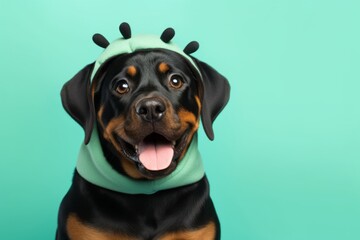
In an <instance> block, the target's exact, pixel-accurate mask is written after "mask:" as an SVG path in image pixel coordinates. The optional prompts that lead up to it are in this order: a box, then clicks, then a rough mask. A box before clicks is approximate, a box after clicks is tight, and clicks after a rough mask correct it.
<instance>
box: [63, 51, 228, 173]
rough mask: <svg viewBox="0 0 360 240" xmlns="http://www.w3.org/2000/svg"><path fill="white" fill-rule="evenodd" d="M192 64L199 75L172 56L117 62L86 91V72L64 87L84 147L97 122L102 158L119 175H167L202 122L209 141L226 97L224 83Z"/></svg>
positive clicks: (153, 54)
mask: <svg viewBox="0 0 360 240" xmlns="http://www.w3.org/2000/svg"><path fill="white" fill-rule="evenodd" d="M194 60H195V61H196V63H197V65H198V67H199V69H200V71H201V76H200V75H199V74H198V72H197V70H196V69H195V68H194V67H193V66H192V65H191V64H190V63H189V62H188V61H187V60H186V59H185V58H184V57H182V56H181V55H180V54H177V53H175V52H172V51H169V50H164V49H162V50H160V49H158V50H151V51H149V50H146V51H138V52H135V53H131V54H124V55H119V56H116V57H114V58H112V59H110V60H108V61H107V62H106V63H104V64H103V65H102V66H101V68H100V69H99V71H98V72H97V73H96V75H95V77H94V79H93V81H92V83H91V84H90V82H89V75H90V72H91V69H92V67H93V66H92V65H88V66H87V67H85V68H84V69H83V70H82V71H80V72H79V73H78V74H77V75H76V76H75V77H74V78H73V79H71V80H70V81H69V82H68V83H67V84H66V85H65V86H64V88H63V90H62V100H63V105H64V107H65V109H66V110H67V112H68V113H69V114H70V115H71V116H72V117H73V118H74V119H75V120H76V121H77V122H79V123H80V124H81V125H82V126H83V128H84V129H85V132H86V140H85V142H87V141H88V140H89V137H90V135H91V131H92V128H93V122H95V121H96V123H97V127H98V131H99V136H100V140H101V143H102V148H103V151H104V154H105V156H106V158H107V159H108V161H109V162H110V164H111V165H112V166H113V167H114V168H115V169H116V170H117V171H119V172H121V173H123V174H125V175H127V176H130V177H132V178H136V179H143V178H145V179H155V178H159V177H163V176H166V175H168V174H170V173H171V172H172V171H174V169H175V168H176V166H177V165H178V163H179V162H180V161H181V160H182V158H183V156H184V155H185V153H186V150H187V148H188V147H189V145H190V143H191V140H192V138H193V136H194V134H195V132H196V131H197V129H198V126H199V120H200V116H201V117H202V120H203V125H204V128H205V130H206V132H207V134H208V136H209V137H210V138H213V136H212V134H213V133H212V127H211V124H212V122H213V121H214V119H215V118H216V116H217V115H218V113H219V112H220V111H221V110H222V108H223V107H224V106H225V104H226V102H227V100H228V97H229V85H228V83H227V81H226V79H225V78H224V77H222V76H221V75H220V74H218V73H217V72H216V71H215V70H214V69H212V68H211V67H209V66H208V65H206V64H205V63H202V62H200V61H197V60H196V59H194ZM72 94H76V96H72Z"/></svg>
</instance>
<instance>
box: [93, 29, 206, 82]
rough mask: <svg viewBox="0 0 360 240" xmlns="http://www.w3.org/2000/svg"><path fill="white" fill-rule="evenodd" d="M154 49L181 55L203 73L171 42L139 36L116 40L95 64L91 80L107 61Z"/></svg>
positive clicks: (155, 37) (149, 36)
mask: <svg viewBox="0 0 360 240" xmlns="http://www.w3.org/2000/svg"><path fill="white" fill-rule="evenodd" d="M154 48H163V49H167V50H171V51H174V52H176V53H179V54H180V55H182V56H183V57H184V58H186V59H187V60H188V61H189V62H190V63H191V64H192V65H193V66H194V67H195V69H196V70H197V71H198V72H199V74H200V76H201V73H200V71H199V69H198V68H197V66H196V64H195V63H194V61H193V60H192V59H191V58H190V57H189V56H188V55H187V54H186V53H184V51H183V50H182V49H180V48H179V47H178V46H177V45H175V44H174V43H172V42H171V41H170V42H169V43H165V42H163V41H162V40H161V39H160V37H159V36H156V35H138V36H134V37H131V38H129V39H124V38H119V39H116V40H115V41H113V42H112V43H111V44H110V45H109V46H107V47H106V49H105V50H104V52H103V53H102V54H101V55H100V56H99V57H98V59H97V60H96V62H95V66H94V69H93V72H92V74H91V79H93V77H94V76H95V73H96V72H97V70H98V69H99V67H100V66H101V65H102V64H103V63H104V62H105V61H106V60H108V59H109V58H111V57H113V56H116V55H119V54H124V53H132V52H135V51H137V50H145V49H154Z"/></svg>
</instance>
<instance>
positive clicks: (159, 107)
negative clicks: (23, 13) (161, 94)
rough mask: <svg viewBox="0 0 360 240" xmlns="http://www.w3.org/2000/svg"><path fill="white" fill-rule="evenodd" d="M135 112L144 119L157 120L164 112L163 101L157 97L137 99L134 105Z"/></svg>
mask: <svg viewBox="0 0 360 240" xmlns="http://www.w3.org/2000/svg"><path fill="white" fill-rule="evenodd" d="M135 109H136V113H137V114H138V115H139V116H140V117H141V118H142V119H143V120H145V121H148V122H156V121H159V120H160V119H161V118H162V117H163V116H164V114H165V111H166V106H165V103H164V102H163V101H162V100H161V99H159V98H146V99H143V100H141V101H139V102H138V103H137V104H136V106H135Z"/></svg>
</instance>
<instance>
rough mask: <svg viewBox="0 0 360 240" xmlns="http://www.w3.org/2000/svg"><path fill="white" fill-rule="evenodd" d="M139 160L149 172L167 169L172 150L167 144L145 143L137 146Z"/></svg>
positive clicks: (172, 153)
mask: <svg viewBox="0 0 360 240" xmlns="http://www.w3.org/2000/svg"><path fill="white" fill-rule="evenodd" d="M139 153H140V155H139V159H140V162H141V163H142V164H143V165H144V167H145V168H146V169H148V170H150V171H160V170H163V169H166V168H167V167H169V165H170V163H171V160H172V158H173V156H174V149H173V147H172V145H171V144H167V143H159V142H154V143H145V142H141V143H140V145H139Z"/></svg>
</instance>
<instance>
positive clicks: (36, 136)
mask: <svg viewBox="0 0 360 240" xmlns="http://www.w3.org/2000/svg"><path fill="white" fill-rule="evenodd" d="M359 12H360V2H359V1H357V0H354V1H349V0H341V1H340V0H338V1H332V0H327V1H325V0H323V1H316V0H303V1H286V0H274V1H265V0H262V1H261V0H247V1H241V0H238V1H235V0H234V1H194V0H191V1H190V0H188V1H169V0H168V1H145V0H144V1H140V0H138V1H97V2H95V1H70V0H67V1H49V0H46V1H45V0H44V1H18V0H17V1H14V0H12V1H5V0H1V1H0V26H1V30H0V35H1V37H0V41H1V42H0V67H1V72H0V81H1V85H0V86H1V94H0V107H1V118H0V119H1V120H0V121H1V131H0V132H1V133H0V134H1V139H0V141H1V143H0V148H1V151H0V184H1V185H0V186H1V191H0V194H1V196H0V239H6V240H9V239H16V240H18V239H36V240H39V239H40V240H42V239H53V238H54V232H55V228H56V215H57V208H58V205H59V203H60V201H61V199H62V196H63V195H64V194H65V192H66V191H67V189H68V187H69V186H70V182H71V176H72V171H73V168H74V166H75V159H76V156H77V152H78V148H79V144H80V142H81V141H82V139H83V132H82V130H81V129H80V127H79V126H77V124H76V123H75V122H74V121H72V120H71V119H70V118H69V117H68V116H67V115H66V113H65V111H64V110H63V109H62V107H61V103H60V96H59V92H60V89H61V87H62V85H63V83H64V82H65V81H67V80H68V79H70V78H71V77H72V76H73V75H74V74H75V73H76V72H77V71H78V70H80V69H81V68H82V67H83V66H85V65H86V64H88V63H90V62H92V61H93V60H94V59H95V58H96V57H97V56H98V55H99V54H100V52H101V49H100V48H99V47H97V46H95V44H93V43H92V41H91V36H92V34H93V33H95V32H100V33H102V34H104V35H105V36H106V37H107V38H108V39H109V40H112V39H114V38H116V37H118V36H119V33H118V30H117V28H118V25H119V23H120V22H122V21H128V22H129V23H130V24H131V26H132V29H133V33H134V34H136V33H139V34H143V33H158V34H160V33H161V32H162V30H163V29H165V28H166V27H168V26H172V27H174V28H175V30H176V33H177V34H176V38H175V39H176V42H177V43H178V44H179V45H180V46H185V45H186V44H187V43H188V42H189V41H191V40H194V39H195V40H198V41H199V42H200V44H201V47H200V50H199V51H198V52H196V53H195V54H194V56H196V57H198V58H199V59H202V60H204V61H206V62H207V63H209V64H211V65H212V66H214V67H215V68H216V69H217V70H218V71H220V72H221V73H223V74H224V75H226V76H227V77H228V79H229V81H230V83H231V86H232V92H231V101H230V103H229V105H228V107H227V108H226V110H225V111H224V112H223V113H222V114H221V115H220V117H219V118H218V119H217V121H216V123H215V136H216V137H215V141H214V142H210V141H208V140H207V139H206V137H205V135H204V134H203V132H201V134H200V141H201V151H202V154H203V157H204V160H205V166H206V170H207V174H208V176H209V178H210V181H211V190H212V196H213V199H214V201H215V204H216V207H217V210H218V213H219V216H220V219H221V223H222V232H223V235H222V236H223V238H222V239H225V240H232V239H247V240H297V239H299V240H313V239H314V240H319V239H320V240H322V239H324V240H332V239H334V240H338V239H345V240H357V239H360V107H359V105H360V83H359V81H360V66H359V65H360V46H359V45H360V30H359V29H360V28H359V27H360V14H359Z"/></svg>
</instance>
